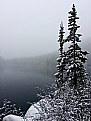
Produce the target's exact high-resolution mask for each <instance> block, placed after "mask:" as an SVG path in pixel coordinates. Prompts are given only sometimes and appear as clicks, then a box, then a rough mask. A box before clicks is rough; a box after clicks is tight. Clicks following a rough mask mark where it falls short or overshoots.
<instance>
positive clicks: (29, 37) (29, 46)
mask: <svg viewBox="0 0 91 121" xmlns="http://www.w3.org/2000/svg"><path fill="white" fill-rule="evenodd" d="M73 3H75V5H76V9H77V12H78V16H79V17H80V20H79V22H78V23H79V25H80V26H81V28H80V30H79V32H81V33H82V35H83V37H82V39H84V40H85V39H86V38H90V36H91V35H90V32H91V16H90V11H91V1H90V0H88V1H86V0H84V1H83V0H0V56H3V57H4V58H5V59H8V58H20V57H31V56H38V55H42V54H45V53H50V52H53V51H55V50H57V49H58V43H57V39H58V30H59V24H60V22H61V21H63V23H64V26H65V30H66V29H67V17H68V11H70V10H71V8H72V4H73ZM67 33H68V32H67V31H66V35H67ZM83 43H84V42H83Z"/></svg>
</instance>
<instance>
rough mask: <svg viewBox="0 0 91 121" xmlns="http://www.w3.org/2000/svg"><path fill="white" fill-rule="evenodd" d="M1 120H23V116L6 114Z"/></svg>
mask: <svg viewBox="0 0 91 121" xmlns="http://www.w3.org/2000/svg"><path fill="white" fill-rule="evenodd" d="M3 121H24V119H23V117H20V116H16V115H12V114H10V115H7V116H5V117H4V118H3Z"/></svg>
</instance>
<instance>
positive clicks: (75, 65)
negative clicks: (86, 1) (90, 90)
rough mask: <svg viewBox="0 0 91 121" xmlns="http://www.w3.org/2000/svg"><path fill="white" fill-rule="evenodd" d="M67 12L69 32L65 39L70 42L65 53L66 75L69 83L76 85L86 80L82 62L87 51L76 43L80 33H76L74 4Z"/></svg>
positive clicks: (78, 40)
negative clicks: (66, 61)
mask: <svg viewBox="0 0 91 121" xmlns="http://www.w3.org/2000/svg"><path fill="white" fill-rule="evenodd" d="M69 14H70V16H69V17H68V18H69V19H68V20H69V23H68V30H69V31H70V32H69V35H68V37H67V41H68V42H71V45H70V47H69V49H68V50H67V53H66V54H67V58H68V65H67V68H68V69H67V77H68V80H69V82H70V85H72V86H75V87H77V85H82V84H84V83H85V80H86V75H87V74H86V71H85V68H84V63H85V62H86V60H87V58H86V55H87V54H88V52H87V51H82V49H81V47H80V46H79V44H78V43H79V42H81V40H80V36H81V34H78V33H77V30H78V28H79V27H80V26H78V25H77V22H76V21H77V19H79V17H77V12H76V9H75V5H74V4H73V7H72V11H70V12H69Z"/></svg>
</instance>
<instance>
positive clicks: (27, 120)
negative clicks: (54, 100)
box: [3, 102, 40, 121]
mask: <svg viewBox="0 0 91 121" xmlns="http://www.w3.org/2000/svg"><path fill="white" fill-rule="evenodd" d="M38 104H39V102H38V103H36V104H34V105H32V106H31V107H30V108H29V109H28V111H27V112H26V114H25V116H24V118H23V117H20V116H16V115H13V114H10V115H7V116H5V117H4V118H3V121H32V120H33V119H34V118H36V119H38V118H39V117H40V115H39V111H38V108H39V106H38ZM39 109H40V108H39Z"/></svg>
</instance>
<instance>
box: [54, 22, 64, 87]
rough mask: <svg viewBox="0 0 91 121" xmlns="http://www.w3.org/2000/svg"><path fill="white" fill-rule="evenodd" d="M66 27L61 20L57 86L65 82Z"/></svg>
mask: <svg viewBox="0 0 91 121" xmlns="http://www.w3.org/2000/svg"><path fill="white" fill-rule="evenodd" d="M64 33H65V32H64V27H63V23H62V22H61V24H60V30H59V39H58V42H59V58H57V66H56V68H57V71H58V72H57V73H56V74H55V77H56V78H57V80H56V84H57V87H58V88H59V87H60V86H61V84H62V83H63V82H64V71H65V58H64V57H65V52H64V50H63V49H64V48H63V45H64V39H63V36H64Z"/></svg>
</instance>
